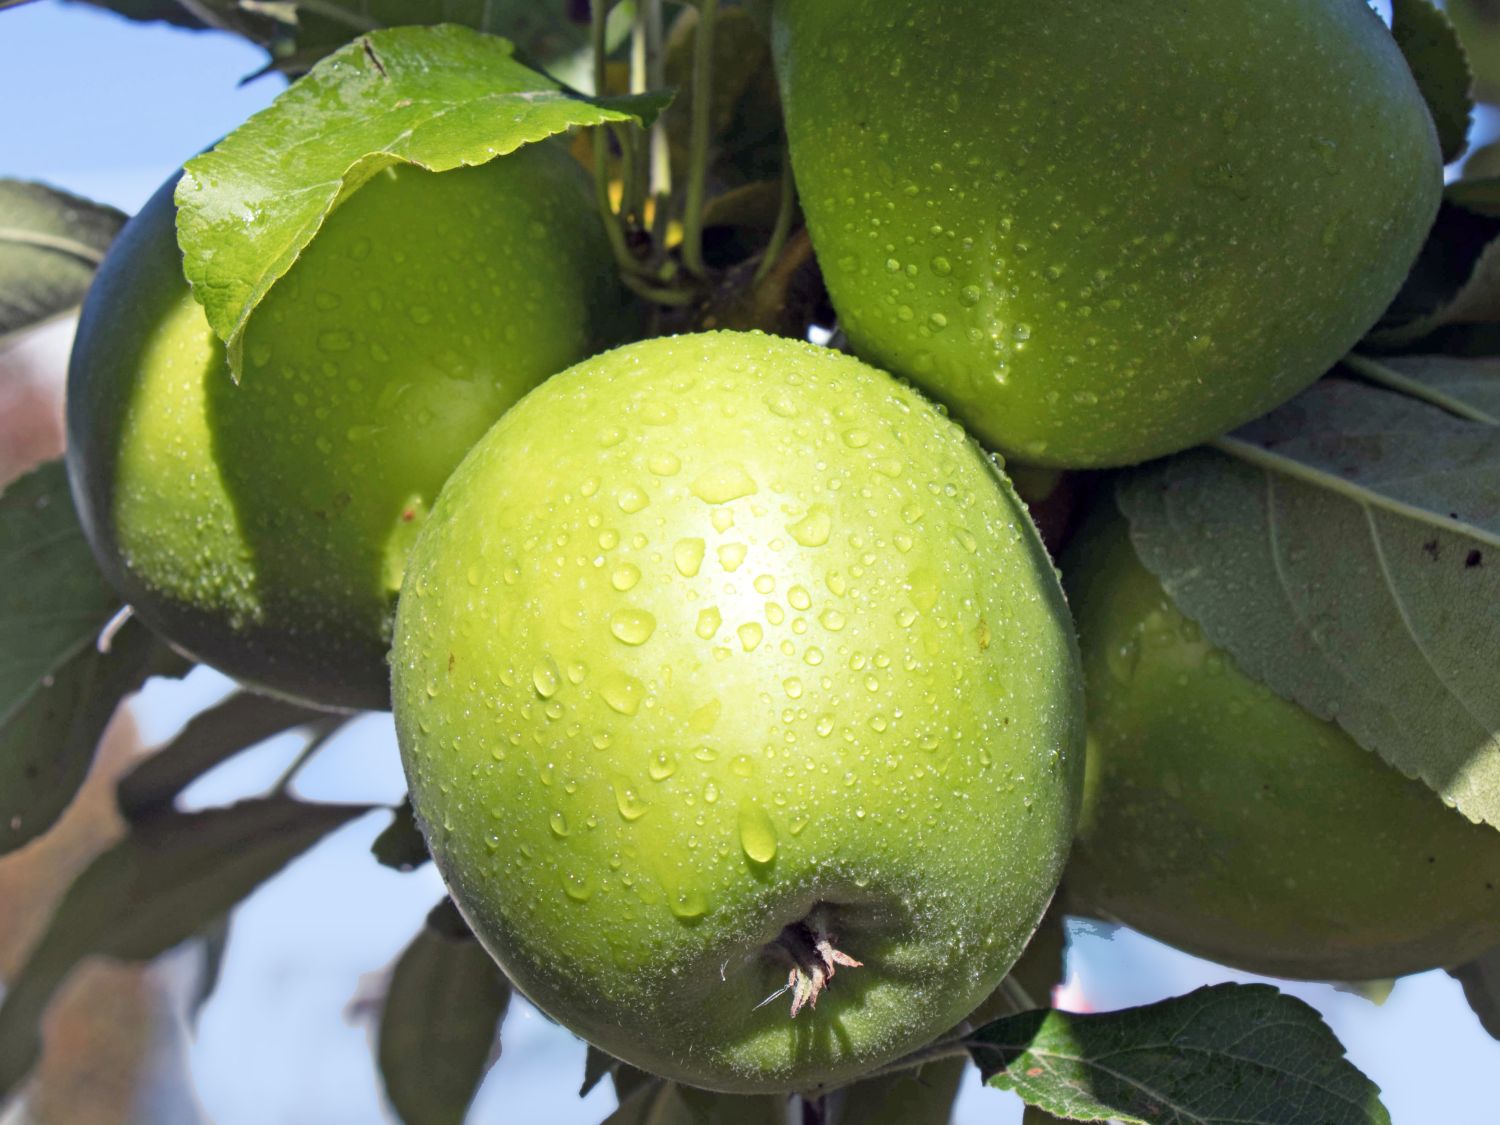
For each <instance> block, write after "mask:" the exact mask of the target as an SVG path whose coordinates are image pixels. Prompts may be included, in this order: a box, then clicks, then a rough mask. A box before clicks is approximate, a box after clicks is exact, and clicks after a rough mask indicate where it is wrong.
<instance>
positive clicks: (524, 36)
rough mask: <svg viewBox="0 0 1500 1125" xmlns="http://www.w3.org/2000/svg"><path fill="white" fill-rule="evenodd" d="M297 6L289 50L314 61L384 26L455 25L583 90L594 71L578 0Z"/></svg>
mask: <svg viewBox="0 0 1500 1125" xmlns="http://www.w3.org/2000/svg"><path fill="white" fill-rule="evenodd" d="M295 7H296V9H297V17H296V21H295V23H294V24H293V25H291V26H290V27H289V28H288V30H287V37H286V42H287V47H288V48H289V49H290V51H293V52H295V53H296V55H298V56H300V57H301V58H303V59H306V60H309V61H316V60H317V59H319V58H321V57H323V56H324V55H326V54H328V53H329V52H330V51H332V50H334V49H336V48H338V47H341V46H343V45H344V44H345V43H347V42H349V40H350V39H352V38H354V36H355V35H358V34H360V33H362V32H366V31H372V30H374V29H376V28H381V27H396V26H404V27H410V26H413V25H431V24H438V23H452V24H461V25H462V26H464V27H471V28H474V29H475V30H477V31H484V32H488V33H489V34H491V35H500V36H503V37H504V38H506V39H509V40H510V41H511V42H512V43H514V44H515V45H516V48H517V50H518V51H519V52H520V54H521V56H522V57H523V59H525V60H526V61H529V62H531V63H535V64H536V65H538V66H541V67H544V68H545V69H546V70H547V71H548V72H549V73H550V74H552V75H553V76H554V77H555V78H557V79H559V80H560V81H562V82H565V83H567V84H568V85H570V86H573V87H575V88H579V89H582V88H583V86H584V84H585V83H586V82H587V81H588V80H589V79H590V78H591V76H592V74H591V72H592V66H593V64H592V56H591V55H590V52H589V19H588V9H587V6H586V5H580V4H579V3H578V2H577V0H334V2H331V3H321V4H317V5H313V4H305V3H302V4H296V5H295ZM634 7H635V6H634V4H632V3H628V2H627V3H621V4H618V5H616V7H615V8H614V10H613V11H612V12H611V13H610V20H609V28H610V32H611V34H610V36H609V39H608V42H609V43H610V45H611V46H613V45H615V44H618V43H619V42H620V41H621V40H622V39H623V38H624V37H625V36H626V35H627V34H628V32H629V27H630V20H631V17H632V15H633V14H634ZM579 17H581V18H579ZM291 73H298V71H296V70H292V71H291Z"/></svg>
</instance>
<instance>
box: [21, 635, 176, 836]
mask: <svg viewBox="0 0 1500 1125" xmlns="http://www.w3.org/2000/svg"><path fill="white" fill-rule="evenodd" d="M177 659H178V658H177V657H176V656H175V655H174V654H173V653H171V652H170V650H168V649H166V647H165V646H164V645H162V643H161V642H160V641H158V640H157V639H156V637H155V636H154V635H153V634H152V633H151V632H150V631H149V630H148V629H147V628H146V627H145V626H144V625H142V624H141V623H140V622H138V621H134V620H131V621H127V622H126V623H125V625H124V626H123V627H121V628H120V629H119V631H118V632H116V633H115V635H114V637H113V638H112V639H111V642H110V646H109V649H108V650H107V651H100V650H99V649H98V648H96V647H94V646H92V645H91V646H89V647H88V648H85V649H82V650H80V651H79V652H77V653H75V654H74V655H73V656H72V657H71V658H70V659H68V660H67V661H65V662H64V663H63V664H61V665H60V666H59V667H58V669H57V671H56V672H55V673H53V674H52V675H51V676H49V677H48V678H47V679H46V680H45V681H44V682H43V683H42V684H41V685H40V686H39V687H38V689H37V691H36V692H34V693H33V694H31V695H30V696H28V697H27V698H26V699H25V700H24V701H23V702H22V703H21V705H20V706H19V707H17V708H15V709H14V710H13V711H11V712H10V714H9V715H8V717H7V718H6V721H5V723H4V725H3V726H0V855H4V854H5V853H7V852H11V851H14V850H16V849H17V848H19V847H21V846H22V845H24V844H26V843H28V842H29V841H31V840H33V839H35V838H36V837H37V836H40V835H41V834H42V833H43V832H45V831H47V829H49V828H51V827H52V825H54V824H55V823H57V819H58V817H60V816H62V814H63V813H64V812H65V811H66V810H67V808H68V806H69V805H70V804H72V802H73V798H74V796H75V795H77V793H78V790H79V787H80V786H82V785H83V781H84V778H85V777H87V776H88V772H89V767H90V766H91V765H92V764H93V761H94V752H95V750H96V749H97V748H98V745H99V740H100V739H101V738H102V737H103V736H104V730H105V728H106V727H107V726H109V721H110V719H111V718H113V717H114V713H115V711H116V709H117V708H118V707H119V705H120V703H121V701H122V700H123V699H124V698H125V697H126V696H128V695H131V694H132V693H134V692H135V691H137V690H139V689H140V686H141V685H142V684H143V683H145V682H146V680H147V678H149V677H150V676H152V675H156V674H161V673H166V674H174V675H175V674H177V673H178V672H179V671H180V668H178V667H174V665H175V664H176V663H177Z"/></svg>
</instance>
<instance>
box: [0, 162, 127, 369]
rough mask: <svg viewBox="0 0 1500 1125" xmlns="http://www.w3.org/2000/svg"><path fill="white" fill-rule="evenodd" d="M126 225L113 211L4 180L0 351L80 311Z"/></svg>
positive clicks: (0, 189) (0, 194)
mask: <svg viewBox="0 0 1500 1125" xmlns="http://www.w3.org/2000/svg"><path fill="white" fill-rule="evenodd" d="M124 223H125V216H124V215H123V214H122V213H121V212H119V211H116V210H115V209H114V208H113V207H105V206H104V205H103V204H100V203H91V202H89V201H88V200H87V199H80V198H79V197H78V196H76V195H69V194H68V193H67V192H64V191H58V190H57V189H56V188H50V187H47V186H45V185H44V184H37V183H30V182H28V181H25V180H5V179H0V347H3V346H4V344H5V342H6V339H7V338H8V337H10V336H12V335H14V334H16V333H18V332H20V331H22V330H24V329H27V328H30V327H32V326H33V325H36V324H40V323H42V322H43V321H46V320H51V319H52V318H53V317H55V316H60V315H62V314H63V313H66V312H68V311H69V310H71V309H74V308H76V307H77V306H78V304H79V302H80V301H82V300H83V294H84V291H85V290H86V289H88V287H89V282H90V281H92V280H93V277H94V271H95V270H96V269H98V267H99V263H100V262H101V261H102V260H103V258H104V251H105V250H106V249H107V248H108V247H109V244H110V243H111V242H112V241H113V240H114V237H115V232H116V231H118V230H119V229H120V227H121V226H123V225H124Z"/></svg>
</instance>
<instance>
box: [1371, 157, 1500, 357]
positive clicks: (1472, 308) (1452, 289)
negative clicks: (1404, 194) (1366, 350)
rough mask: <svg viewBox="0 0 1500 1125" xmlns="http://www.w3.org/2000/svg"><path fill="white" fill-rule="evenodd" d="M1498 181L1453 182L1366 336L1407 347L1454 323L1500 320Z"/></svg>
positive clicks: (1373, 342) (1387, 344)
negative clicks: (1404, 273)
mask: <svg viewBox="0 0 1500 1125" xmlns="http://www.w3.org/2000/svg"><path fill="white" fill-rule="evenodd" d="M1491 195H1494V196H1495V197H1496V202H1497V203H1500V179H1497V180H1485V181H1476V182H1475V183H1472V184H1465V183H1460V184H1453V185H1450V186H1449V188H1448V195H1447V197H1446V198H1445V199H1444V202H1443V204H1442V206H1441V207H1440V208H1439V210H1438V216H1437V221H1436V222H1435V223H1434V224H1433V227H1432V230H1431V231H1430V232H1429V233H1428V236H1427V241H1426V242H1425V243H1424V244H1423V246H1422V251H1421V253H1420V254H1419V255H1418V256H1417V260H1416V262H1415V263H1414V264H1413V266H1412V268H1411V271H1410V273H1408V275H1407V278H1406V281H1405V282H1404V283H1403V284H1402V287H1401V291H1400V292H1399V293H1398V294H1397V295H1396V298H1395V300H1394V301H1392V302H1391V306H1390V308H1389V309H1387V310H1386V312H1385V313H1384V314H1383V315H1382V316H1381V319H1380V323H1379V324H1377V325H1376V326H1375V328H1373V329H1372V330H1371V331H1370V333H1369V334H1368V336H1367V337H1366V340H1367V341H1368V344H1369V346H1372V347H1378V348H1382V349H1387V350H1392V349H1401V348H1408V347H1411V346H1412V345H1413V344H1415V343H1416V342H1417V341H1419V340H1422V339H1423V338H1425V337H1427V336H1429V335H1431V334H1432V333H1434V332H1436V331H1438V330H1439V329H1441V328H1444V327H1446V326H1448V325H1454V324H1473V323H1484V322H1485V321H1486V320H1493V319H1500V217H1497V214H1500V209H1497V211H1496V212H1495V213H1487V208H1488V207H1489V206H1490V205H1489V203H1488V202H1486V201H1487V200H1488V198H1489V197H1490V196H1491Z"/></svg>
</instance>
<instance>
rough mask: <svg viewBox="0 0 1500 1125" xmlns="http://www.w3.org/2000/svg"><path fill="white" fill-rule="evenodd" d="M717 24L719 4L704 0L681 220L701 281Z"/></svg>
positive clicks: (687, 260)
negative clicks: (686, 179)
mask: <svg viewBox="0 0 1500 1125" xmlns="http://www.w3.org/2000/svg"><path fill="white" fill-rule="evenodd" d="M718 20H719V0H702V3H701V6H700V7H699V9H698V34H697V41H696V44H695V47H694V51H693V120H692V132H691V133H690V142H689V148H688V170H687V171H688V183H687V202H686V205H685V210H684V212H683V218H682V262H683V265H685V266H686V267H687V268H688V271H689V272H690V273H692V274H694V275H696V276H698V277H702V276H703V274H704V273H705V272H706V267H705V266H704V263H703V204H704V198H703V196H704V188H705V185H706V184H707V182H708V143H709V126H710V125H711V124H712V114H713V102H714V98H713V81H714V31H715V28H716V27H717V25H718Z"/></svg>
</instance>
